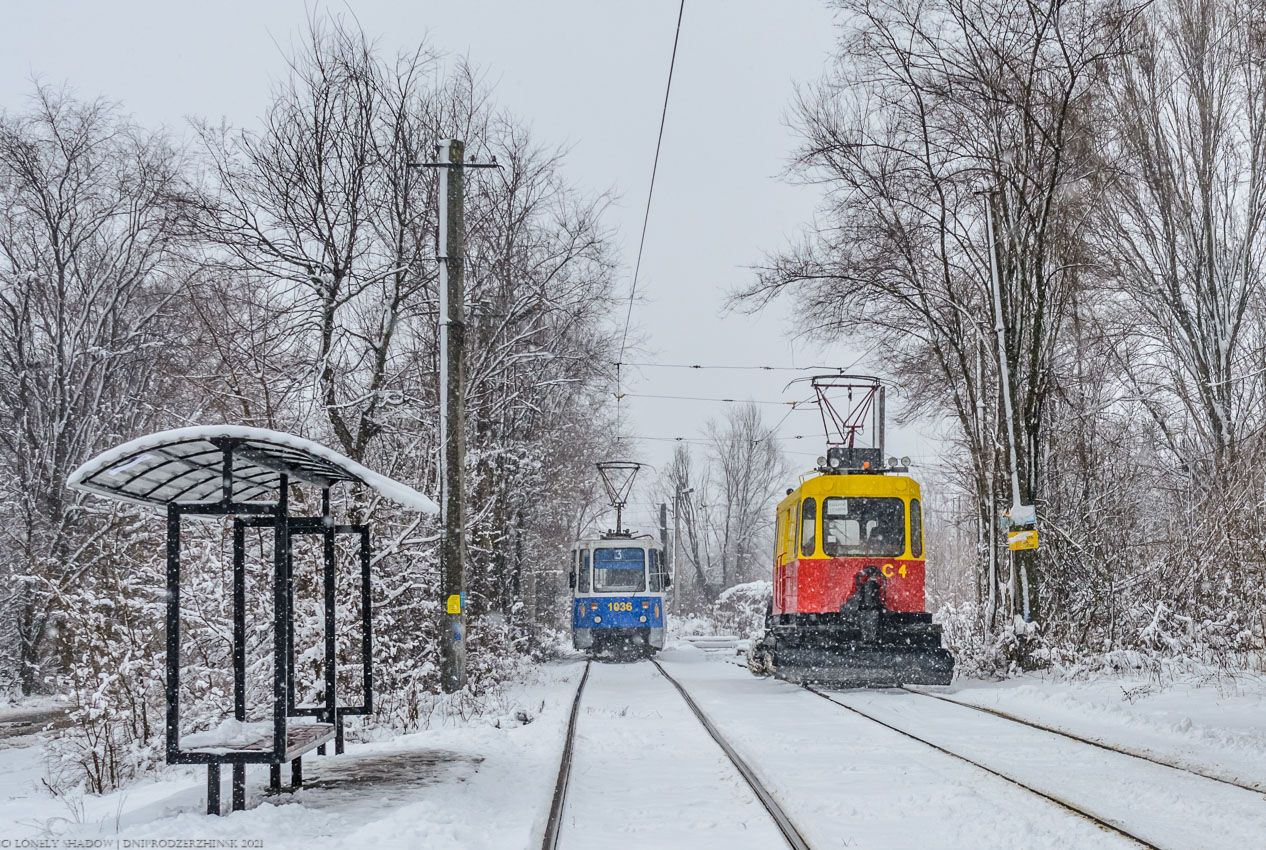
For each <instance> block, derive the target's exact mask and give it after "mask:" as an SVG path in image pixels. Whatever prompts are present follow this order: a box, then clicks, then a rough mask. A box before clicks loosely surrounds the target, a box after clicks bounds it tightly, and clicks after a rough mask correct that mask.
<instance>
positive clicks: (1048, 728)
mask: <svg viewBox="0 0 1266 850" xmlns="http://www.w3.org/2000/svg"><path fill="white" fill-rule="evenodd" d="M901 689H902V690H903V691H906V692H908V693H912V694H918V695H919V696H921V697H930V698H932V699H939V700H940V701H941V702H948V703H950V704H951V705H957V706H960V707H961V708H970V709H973V710H974V711H983V712H984V713H985V714H992V715H993V716H994V717H1000V718H1002V719H1003V720H1010V721H1011V722H1012V723H1019V724H1021V725H1022V726H1029V727H1031V728H1033V729H1040V730H1042V731H1043V732H1050V733H1051V734H1052V735H1063V736H1064V737H1065V738H1071V739H1072V740H1074V741H1078V742H1080V743H1082V744H1089V745H1090V746H1092V747H1098V748H1099V749H1101V750H1107V751H1108V752H1112V753H1117V754H1119V755H1123V756H1130V757H1131V758H1136V759H1142V760H1143V761H1147V762H1151V763H1152V764H1158V765H1160V766H1161V767H1168V768H1170V769H1172V770H1181V771H1183V772H1184V773H1190V774H1192V775H1193V776H1199V777H1201V778H1202V779H1209V780H1212V781H1213V782H1221V783H1222V784H1224V785H1230V786H1231V787H1233V788H1240V789H1242V790H1244V791H1251V792H1252V793H1254V794H1261V793H1262V792H1264V791H1266V788H1262V787H1260V786H1254V785H1244V784H1241V783H1239V782H1236V781H1235V780H1233V779H1226V778H1225V777H1222V776H1214V775H1213V774H1211V773H1205V772H1204V771H1202V770H1197V769H1196V768H1194V767H1185V766H1183V765H1181V764H1175V763H1173V762H1171V761H1166V760H1165V759H1160V758H1154V757H1153V756H1149V755H1145V754H1143V753H1140V752H1137V751H1135V750H1127V749H1121V748H1119V747H1114V746H1112V745H1111V744H1107V743H1104V742H1103V741H1096V740H1094V739H1093V738H1083V737H1082V736H1081V735H1077V734H1074V733H1073V732H1069V731H1067V730H1066V729H1060V728H1058V727H1055V726H1045V725H1043V724H1041V723H1037V722H1035V721H1032V720H1026V719H1024V718H1023V717H1017V716H1016V715H1014V714H1010V713H1008V712H1005V711H1000V710H998V709H996V708H986V707H985V706H983V705H973V704H971V703H969V702H960V701H959V700H956V699H951V698H950V697H947V696H944V695H942V694H933V693H929V692H927V691H921V690H917V689H915V688H911V687H907V686H905V685H903V686H902V688H901Z"/></svg>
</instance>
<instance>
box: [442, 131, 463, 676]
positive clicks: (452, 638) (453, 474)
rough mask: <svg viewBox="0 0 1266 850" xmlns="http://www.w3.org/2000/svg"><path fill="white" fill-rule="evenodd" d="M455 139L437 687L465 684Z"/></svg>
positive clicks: (446, 235) (449, 185) (446, 174)
mask: <svg viewBox="0 0 1266 850" xmlns="http://www.w3.org/2000/svg"><path fill="white" fill-rule="evenodd" d="M463 152H464V146H463V144H462V142H460V141H457V140H456V139H453V140H450V141H447V142H441V143H440V151H439V154H440V156H439V158H440V160H441V162H446V164H447V167H445V168H441V169H440V214H439V228H440V232H439V251H440V254H439V257H438V259H439V261H440V263H439V267H440V285H439V290H440V291H439V296H440V304H439V320H440V340H439V343H440V374H439V385H440V470H441V475H440V482H441V484H440V511H441V513H440V593H441V595H442V598H443V599H444V615H443V616H444V635H443V639H442V640H441V645H442V647H443V657H442V659H441V666H440V686H441V687H442V688H443V689H444V691H445V693H453V692H454V691H458V690H461V688H462V687H463V686H464V685H465V684H466V637H467V635H466V534H465V529H466V507H465V505H466V492H465V483H464V481H465V475H464V472H465V465H466V463H465V458H466V427H465V426H466V413H465V408H466V404H465V401H466V399H465V371H466V370H465V365H466V364H465V345H466V321H465V316H464V309H463V308H464V305H465V300H466V293H465V285H464V284H465V281H464V279H463V275H462V262H463V242H464V240H465V236H466V228H465V222H464V221H463V218H462V158H463Z"/></svg>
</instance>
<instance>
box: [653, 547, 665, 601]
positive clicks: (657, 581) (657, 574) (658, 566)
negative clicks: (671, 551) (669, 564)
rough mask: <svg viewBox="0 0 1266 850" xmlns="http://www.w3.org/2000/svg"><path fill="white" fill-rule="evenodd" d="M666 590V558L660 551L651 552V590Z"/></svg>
mask: <svg viewBox="0 0 1266 850" xmlns="http://www.w3.org/2000/svg"><path fill="white" fill-rule="evenodd" d="M663 589H664V558H663V555H662V554H661V553H660V551H659V550H658V549H652V550H651V590H652V591H662V590H663Z"/></svg>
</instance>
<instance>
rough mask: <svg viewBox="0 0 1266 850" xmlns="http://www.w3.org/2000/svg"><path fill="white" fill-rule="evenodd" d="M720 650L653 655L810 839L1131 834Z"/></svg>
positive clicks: (910, 840)
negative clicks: (762, 675)
mask: <svg viewBox="0 0 1266 850" xmlns="http://www.w3.org/2000/svg"><path fill="white" fill-rule="evenodd" d="M719 661H720V659H716V658H705V657H703V654H702V653H700V652H698V651H684V650H681V649H678V650H675V651H669V652H665V653H664V661H663V663H664V667H665V669H666V670H668V672H669V673H670V674H671V675H672V676H674V677H675V678H676V679H677V680H678V681H680V682H681V683H682V684H683V685H684V686H685V687H686V688H687V689H688V690H689V691H690V693H691V695H692V696H693V697H694V699H695V701H696V702H697V703H698V704H699V706H700V708H702V709H703V711H704V712H706V713H707V714H708V716H709V717H710V718H711V719H712V722H713V723H714V724H715V725H716V726H717V727H718V728H719V729H720V731H721V733H722V734H723V735H725V736H726V737H727V739H728V740H729V741H730V742H731V744H732V745H733V746H734V748H735V749H736V750H738V751H739V754H740V755H741V756H743V758H744V759H745V760H746V761H747V762H748V763H749V764H751V765H752V767H753V769H755V771H756V772H757V774H758V775H759V776H760V778H761V780H762V781H763V782H764V783H765V785H766V786H767V787H768V788H769V789H770V790H771V792H772V793H773V795H774V797H775V798H776V799H777V800H778V802H779V804H780V805H781V806H782V807H783V809H784V810H785V811H786V812H787V814H788V815H789V816H790V817H791V819H792V820H793V821H794V822H795V824H796V827H797V828H798V829H799V830H800V832H801V834H802V835H804V836H805V838H806V839H807V840H808V842H809V843H810V844H811V845H813V846H814V847H857V848H925V847H936V848H938V850H939V849H940V848H944V850H950V848H963V849H964V850H979V848H987V847H1025V848H1052V850H1054V848H1072V847H1132V846H1134V845H1133V844H1131V843H1130V842H1127V841H1125V840H1124V839H1120V838H1118V837H1115V836H1112V835H1109V834H1106V833H1104V832H1103V831H1101V830H1100V829H1099V828H1097V827H1096V826H1095V825H1094V824H1092V823H1090V822H1088V821H1086V820H1083V819H1081V818H1078V817H1075V816H1072V815H1070V814H1069V813H1067V812H1066V811H1064V810H1062V809H1060V808H1058V807H1056V806H1054V805H1052V804H1049V803H1047V802H1045V801H1043V800H1040V799H1038V798H1035V797H1033V795H1031V794H1029V793H1028V792H1026V791H1024V790H1023V789H1020V788H1017V787H1016V786H1015V785H1012V784H1010V783H1008V782H1005V781H1004V780H1001V779H998V778H996V777H993V776H990V775H989V774H987V773H984V772H983V771H981V770H979V769H978V768H974V767H972V766H970V765H968V764H964V763H963V762H960V761H957V760H956V759H953V758H951V757H950V756H947V755H944V754H942V753H938V752H936V751H935V750H932V749H930V748H928V747H927V746H925V745H923V744H920V743H918V742H916V741H912V740H910V739H908V738H905V737H903V736H901V735H899V734H897V733H895V732H892V731H889V730H887V729H884V728H882V727H879V726H877V725H876V724H874V723H871V722H870V721H867V720H865V719H863V718H860V717H858V716H856V715H854V714H851V713H850V712H847V711H845V710H844V709H842V708H840V707H838V706H834V705H832V704H830V703H829V702H827V701H826V700H823V699H821V698H820V697H817V696H814V695H813V694H811V693H809V692H807V691H805V690H802V689H800V688H798V687H796V686H794V685H791V684H788V683H786V682H781V681H774V680H770V679H757V678H755V677H753V676H752V675H751V674H750V673H748V672H747V671H746V670H744V669H742V668H740V667H738V666H737V665H734V664H730V663H718V662H719ZM947 708H949V709H953V708H954V707H953V706H947ZM962 710H963V711H964V712H967V711H968V710H967V709H962ZM969 713H975V712H969ZM753 846H756V845H753Z"/></svg>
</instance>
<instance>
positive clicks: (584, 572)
mask: <svg viewBox="0 0 1266 850" xmlns="http://www.w3.org/2000/svg"><path fill="white" fill-rule="evenodd" d="M578 555H579V556H580V579H579V580H578V581H577V582H576V592H577V593H588V592H589V550H588V549H581V550H580V552H579V553H578Z"/></svg>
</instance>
